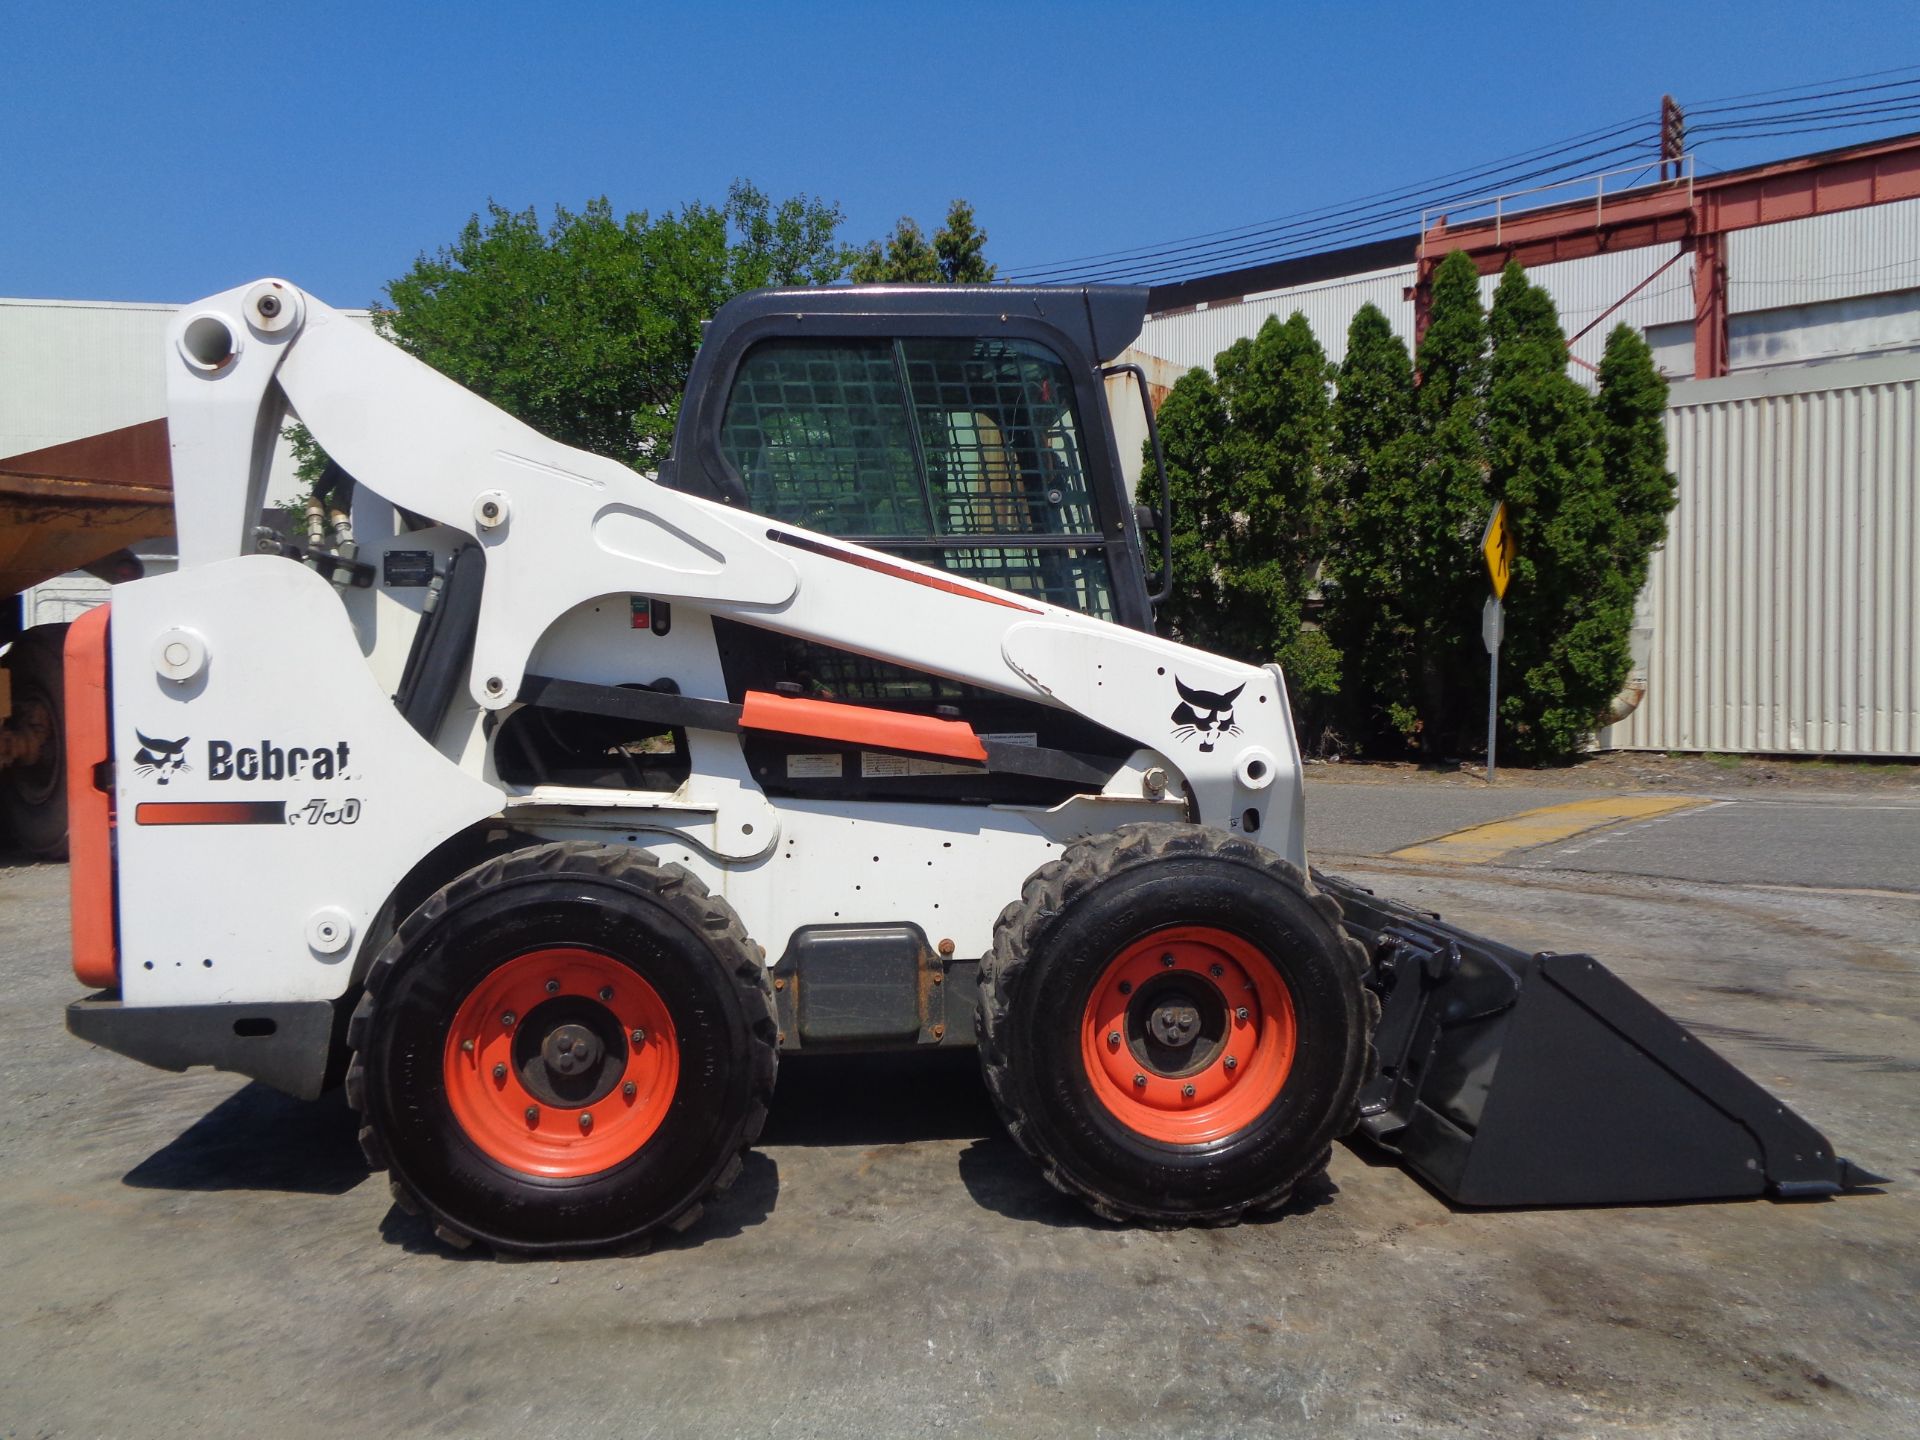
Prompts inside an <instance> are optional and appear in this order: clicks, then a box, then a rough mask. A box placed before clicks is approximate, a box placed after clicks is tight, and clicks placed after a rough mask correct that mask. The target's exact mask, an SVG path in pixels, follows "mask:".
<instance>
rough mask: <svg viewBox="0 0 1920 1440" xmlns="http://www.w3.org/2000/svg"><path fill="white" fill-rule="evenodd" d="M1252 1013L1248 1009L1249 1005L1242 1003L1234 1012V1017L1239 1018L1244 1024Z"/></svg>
mask: <svg viewBox="0 0 1920 1440" xmlns="http://www.w3.org/2000/svg"><path fill="white" fill-rule="evenodd" d="M1250 1013H1251V1012H1250V1011H1248V1009H1247V1007H1246V1006H1244V1005H1242V1006H1241V1007H1240V1008H1239V1009H1238V1010H1235V1011H1234V1012H1233V1018H1234V1019H1236V1020H1238V1021H1239V1022H1240V1023H1241V1024H1243V1025H1244V1024H1246V1022H1247V1019H1248V1017H1249V1015H1250Z"/></svg>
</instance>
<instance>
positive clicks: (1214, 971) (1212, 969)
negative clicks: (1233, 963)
mask: <svg viewBox="0 0 1920 1440" xmlns="http://www.w3.org/2000/svg"><path fill="white" fill-rule="evenodd" d="M1226 973H1227V967H1226V966H1224V965H1209V966H1208V967H1207V974H1209V975H1211V976H1213V978H1214V979H1216V980H1218V979H1219V978H1220V977H1221V976H1222V975H1224V974H1226Z"/></svg>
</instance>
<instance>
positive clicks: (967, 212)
mask: <svg viewBox="0 0 1920 1440" xmlns="http://www.w3.org/2000/svg"><path fill="white" fill-rule="evenodd" d="M986 249H987V232H986V231H984V230H982V229H981V228H980V227H979V226H978V225H977V224H975V223H974V219H973V206H971V205H969V204H968V203H967V202H966V201H964V200H956V201H954V202H953V203H952V204H951V205H949V206H948V207H947V223H946V224H944V225H942V226H941V227H940V228H939V229H938V230H937V231H935V232H934V236H933V253H934V255H935V257H936V258H937V259H938V260H939V263H940V278H941V279H942V280H945V281H946V282H947V283H948V284H949V285H985V284H987V283H988V282H989V281H991V280H992V279H993V277H994V276H995V275H996V274H997V273H998V271H997V269H996V268H995V267H994V266H992V265H989V264H988V263H987V255H986Z"/></svg>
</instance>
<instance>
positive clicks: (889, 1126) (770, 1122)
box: [760, 1049, 1000, 1145]
mask: <svg viewBox="0 0 1920 1440" xmlns="http://www.w3.org/2000/svg"><path fill="white" fill-rule="evenodd" d="M999 1129H1000V1121H999V1118H998V1117H997V1116H996V1115H995V1114H994V1112H993V1102H992V1101H991V1100H990V1099H989V1098H988V1097H987V1087H986V1084H985V1082H984V1081H982V1080H981V1078H980V1063H979V1061H978V1060H977V1059H975V1058H974V1053H973V1051H972V1050H971V1049H966V1050H944V1051H935V1052H934V1053H932V1054H928V1053H925V1052H918V1051H910V1052H908V1053H905V1054H899V1055H790V1056H786V1057H783V1058H782V1059H781V1061H780V1078H779V1081H778V1082H777V1083H776V1084H775V1086H774V1091H773V1111H772V1113H771V1114H770V1115H769V1116H768V1117H767V1128H766V1131H765V1133H764V1134H762V1135H761V1137H760V1143H761V1144H762V1145H897V1144H900V1143H902V1142H904V1141H908V1140H972V1139H975V1138H977V1137H979V1136H982V1135H992V1134H995V1133H997V1132H998V1131H999Z"/></svg>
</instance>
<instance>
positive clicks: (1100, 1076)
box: [975, 824, 1373, 1225]
mask: <svg viewBox="0 0 1920 1440" xmlns="http://www.w3.org/2000/svg"><path fill="white" fill-rule="evenodd" d="M1365 964H1366V957H1365V953H1364V952H1363V951H1362V950H1361V948H1360V946H1359V945H1358V944H1357V943H1355V942H1354V941H1353V940H1351V939H1350V938H1348V937H1347V936H1346V934H1345V933H1344V932H1343V930H1342V929H1341V926H1340V912H1339V908H1338V906H1336V905H1335V904H1334V902H1333V901H1332V900H1331V899H1330V898H1329V897H1327V896H1325V895H1322V894H1320V893H1319V892H1317V891H1316V890H1314V889H1313V887H1312V886H1311V885H1310V884H1309V883H1308V881H1307V880H1306V878H1305V877H1304V876H1302V875H1301V873H1300V872H1299V871H1298V870H1297V869H1296V868H1294V867H1293V866H1292V865H1290V864H1288V863H1287V862H1286V861H1284V860H1282V859H1281V858H1280V857H1279V856H1277V855H1275V854H1273V853H1272V852H1271V851H1267V850H1263V849H1261V848H1260V847H1259V846H1258V845H1256V844H1254V843H1253V842H1251V841H1249V840H1243V839H1240V838H1238V837H1235V836H1232V835H1228V834H1226V833H1224V832H1222V831H1218V830H1210V829H1205V828H1202V827H1199V826H1193V825H1171V824H1146V825H1129V826H1125V827H1123V828H1122V829H1119V830H1116V831H1113V832H1112V833H1110V834H1107V835H1101V836H1096V837H1094V838H1092V839H1089V840H1084V841H1081V842H1079V843H1077V844H1075V845H1073V846H1071V847H1070V848H1068V850H1067V851H1066V852H1065V853H1064V854H1063V855H1062V856H1061V857H1060V858H1059V859H1058V860H1056V861H1053V862H1052V863H1050V864H1048V865H1045V866H1043V867H1042V868H1041V869H1039V870H1038V871H1036V872H1035V873H1034V874H1033V875H1032V876H1031V877H1029V878H1028V880H1027V883H1026V885H1025V886H1024V888H1023V890H1022V892H1021V897H1020V899H1019V900H1018V901H1017V902H1016V903H1014V904H1012V905H1009V906H1008V907H1007V909H1006V910H1005V911H1004V912H1003V913H1002V914H1001V916H1000V919H999V921H998V923H997V924H996V925H995V927H994V945H993V953H992V955H991V956H990V957H989V958H988V960H987V962H986V964H985V965H984V966H983V967H982V970H981V976H980V1003H979V1007H978V1010H977V1011H976V1018H975V1025H976V1029H977V1032H978V1035H979V1040H980V1062H981V1066H982V1068H983V1070H984V1072H985V1075H986V1081H987V1087H988V1089H989V1090H990V1091H991V1092H992V1094H993V1099H994V1103H995V1105H996V1106H997V1107H998V1109H999V1111H1000V1115H1001V1118H1002V1119H1003V1120H1004V1121H1005V1123H1006V1126H1007V1130H1008V1132H1009V1133H1010V1134H1011V1135H1012V1136H1013V1138H1014V1139H1015V1140H1016V1141H1017V1142H1018V1143H1019V1145H1020V1147H1021V1148H1022V1149H1023V1150H1025V1151H1026V1152H1027V1154H1029V1155H1031V1156H1032V1157H1033V1159H1034V1160H1035V1161H1037V1162H1038V1163H1039V1165H1040V1167H1041V1169H1042V1170H1043V1171H1044V1172H1045V1173H1046V1177H1047V1179H1048V1180H1050V1181H1051V1182H1052V1183H1053V1184H1054V1185H1055V1186H1056V1187H1057V1188H1059V1189H1060V1190H1062V1191H1064V1192H1066V1193H1067V1194H1069V1195H1072V1196H1074V1197H1076V1198H1078V1199H1080V1200H1083V1201H1085V1202H1086V1203H1087V1204H1088V1205H1089V1206H1091V1207H1092V1208H1093V1209H1094V1210H1095V1211H1096V1212H1098V1213H1099V1214H1101V1215H1104V1216H1106V1217H1107V1218H1108V1219H1112V1220H1133V1221H1142V1222H1145V1223H1147V1224H1153V1225H1183V1224H1201V1225H1224V1224H1232V1223H1233V1222H1235V1221H1237V1220H1239V1219H1240V1218H1241V1217H1242V1216H1243V1215H1245V1214H1246V1213H1247V1212H1248V1211H1250V1210H1264V1209H1271V1208H1273V1207H1274V1206H1277V1205H1279V1204H1280V1203H1282V1202H1283V1201H1284V1200H1285V1199H1286V1198H1287V1196H1288V1195H1289V1194H1290V1193H1291V1192H1292V1190H1293V1187H1294V1186H1295V1184H1297V1183H1298V1182H1299V1181H1300V1180H1301V1179H1303V1178H1305V1177H1306V1176H1308V1175H1310V1174H1313V1173H1314V1172H1315V1171H1317V1170H1319V1169H1320V1168H1322V1167H1323V1166H1324V1165H1325V1164H1326V1158H1327V1150H1328V1146H1329V1144H1330V1142H1331V1141H1332V1140H1333V1139H1334V1138H1335V1137H1336V1136H1337V1135H1340V1134H1342V1133H1344V1132H1345V1131H1346V1130H1348V1129H1350V1128H1351V1127H1352V1124H1353V1117H1354V1106H1355V1099H1356V1096H1357V1095H1358V1093H1359V1088H1360V1084H1361V1081H1362V1079H1363V1077H1364V1072H1365V1070H1366V1068H1367V1063H1368V1057H1369V1055H1370V1053H1371V1044H1370V1041H1371V1017H1372V1013H1373V1012H1372V1010H1371V1008H1370V1007H1369V1005H1368V1003H1367V994H1366V991H1365V990H1364V988H1363V987H1362V985H1361V977H1362V973H1363V971H1364V969H1365Z"/></svg>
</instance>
